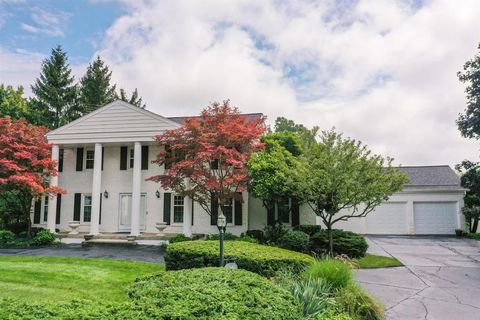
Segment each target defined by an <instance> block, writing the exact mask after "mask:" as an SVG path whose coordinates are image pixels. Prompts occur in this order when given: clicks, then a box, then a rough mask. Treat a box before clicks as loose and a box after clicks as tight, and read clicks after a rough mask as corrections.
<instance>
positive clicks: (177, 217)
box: [173, 196, 184, 223]
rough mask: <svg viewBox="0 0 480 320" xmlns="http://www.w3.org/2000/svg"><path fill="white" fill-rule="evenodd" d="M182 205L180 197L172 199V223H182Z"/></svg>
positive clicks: (182, 201) (182, 199) (182, 200)
mask: <svg viewBox="0 0 480 320" xmlns="http://www.w3.org/2000/svg"><path fill="white" fill-rule="evenodd" d="M183 204H184V198H183V197H182V196H174V197H173V223H183Z"/></svg>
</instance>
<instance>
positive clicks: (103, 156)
mask: <svg viewBox="0 0 480 320" xmlns="http://www.w3.org/2000/svg"><path fill="white" fill-rule="evenodd" d="M103 158H105V148H104V147H102V170H103Z"/></svg>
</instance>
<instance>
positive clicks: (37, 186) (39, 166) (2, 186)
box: [0, 117, 64, 196]
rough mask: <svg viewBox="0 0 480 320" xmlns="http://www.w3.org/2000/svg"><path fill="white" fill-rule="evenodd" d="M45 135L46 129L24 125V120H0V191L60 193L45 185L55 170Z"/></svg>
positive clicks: (54, 173) (4, 118) (38, 193)
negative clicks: (18, 190)
mask: <svg viewBox="0 0 480 320" xmlns="http://www.w3.org/2000/svg"><path fill="white" fill-rule="evenodd" d="M47 132H48V128H47V127H38V126H34V125H31V124H28V123H26V122H25V120H24V119H20V120H12V119H10V117H3V118H0V192H1V191H2V190H11V189H22V190H26V191H28V192H29V193H31V194H32V196H39V195H41V194H45V193H47V194H53V193H64V191H63V190H62V189H60V188H58V187H50V186H49V177H51V176H54V175H56V174H57V170H56V162H55V161H53V160H52V159H51V148H50V147H51V146H50V145H49V144H48V143H47V140H46V139H45V134H46V133H47Z"/></svg>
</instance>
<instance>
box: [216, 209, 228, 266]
mask: <svg viewBox="0 0 480 320" xmlns="http://www.w3.org/2000/svg"><path fill="white" fill-rule="evenodd" d="M217 227H218V231H220V267H223V266H224V265H225V257H224V254H223V240H224V235H225V228H226V227H227V218H226V217H225V216H224V214H223V212H220V214H219V215H218V218H217Z"/></svg>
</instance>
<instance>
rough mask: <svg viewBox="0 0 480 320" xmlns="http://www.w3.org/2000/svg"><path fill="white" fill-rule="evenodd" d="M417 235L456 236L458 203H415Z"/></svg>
mask: <svg viewBox="0 0 480 320" xmlns="http://www.w3.org/2000/svg"><path fill="white" fill-rule="evenodd" d="M413 210H414V214H415V233H416V234H454V233H455V229H456V226H457V217H456V211H457V203H456V202H415V203H414V204H413Z"/></svg>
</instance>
